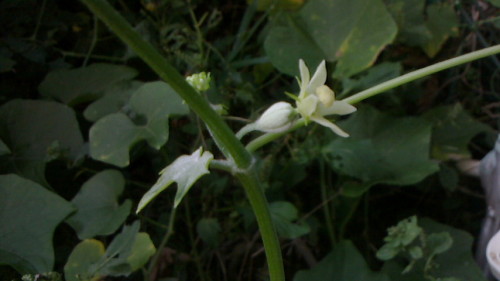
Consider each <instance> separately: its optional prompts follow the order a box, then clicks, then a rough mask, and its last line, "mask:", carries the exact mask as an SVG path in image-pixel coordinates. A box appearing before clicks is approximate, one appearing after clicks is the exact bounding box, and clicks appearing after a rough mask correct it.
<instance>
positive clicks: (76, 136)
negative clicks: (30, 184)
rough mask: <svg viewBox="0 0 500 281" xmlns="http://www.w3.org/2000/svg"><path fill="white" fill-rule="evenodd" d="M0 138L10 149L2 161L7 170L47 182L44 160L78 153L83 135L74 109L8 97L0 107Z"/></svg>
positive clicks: (47, 160)
mask: <svg viewBox="0 0 500 281" xmlns="http://www.w3.org/2000/svg"><path fill="white" fill-rule="evenodd" d="M0 138H1V139H2V140H4V141H5V144H7V146H8V148H9V149H10V151H11V152H12V153H11V154H10V156H9V157H8V158H7V160H6V161H5V162H4V165H6V166H7V167H8V169H9V170H10V171H11V172H16V173H18V174H20V175H22V176H24V177H26V178H29V179H31V180H33V181H36V182H38V183H41V184H44V185H47V183H46V181H45V164H46V163H47V162H50V161H51V160H54V159H57V158H65V159H67V160H68V161H70V162H74V161H76V160H78V158H80V157H81V153H82V148H83V137H82V134H81V132H80V128H79V125H78V122H77V120H76V116H75V112H74V111H73V110H72V109H71V108H69V107H67V106H65V105H62V104H59V103H55V102H51V101H41V100H12V101H10V102H8V103H5V104H3V105H2V106H1V107H0Z"/></svg>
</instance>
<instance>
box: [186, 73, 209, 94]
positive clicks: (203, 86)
mask: <svg viewBox="0 0 500 281" xmlns="http://www.w3.org/2000/svg"><path fill="white" fill-rule="evenodd" d="M210 80H211V78H210V72H209V73H206V72H200V73H196V74H193V75H191V76H188V77H186V81H187V82H188V83H189V85H191V87H193V88H195V89H196V90H197V91H198V92H203V91H206V90H208V89H209V88H210Z"/></svg>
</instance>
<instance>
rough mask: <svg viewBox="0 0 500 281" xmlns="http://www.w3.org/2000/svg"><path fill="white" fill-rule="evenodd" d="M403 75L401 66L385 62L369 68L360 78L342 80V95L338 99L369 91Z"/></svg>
mask: <svg viewBox="0 0 500 281" xmlns="http://www.w3.org/2000/svg"><path fill="white" fill-rule="evenodd" d="M400 74H401V64H400V63H392V62H384V63H381V64H377V65H375V66H374V67H371V68H369V69H368V70H367V71H366V72H363V73H361V75H360V77H356V78H353V79H351V78H345V79H342V88H343V89H342V93H341V94H340V95H339V97H338V98H341V97H343V96H344V95H345V94H347V93H350V92H353V91H360V90H365V89H368V88H370V87H372V86H375V85H377V84H380V83H382V82H385V81H388V80H390V79H392V78H396V77H398V76H399V75H400Z"/></svg>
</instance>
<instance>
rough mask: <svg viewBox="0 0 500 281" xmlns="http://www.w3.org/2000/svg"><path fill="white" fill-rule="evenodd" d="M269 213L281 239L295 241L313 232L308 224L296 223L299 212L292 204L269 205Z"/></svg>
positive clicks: (273, 203)
mask: <svg viewBox="0 0 500 281" xmlns="http://www.w3.org/2000/svg"><path fill="white" fill-rule="evenodd" d="M269 211H270V212H271V218H272V220H273V223H274V225H275V226H276V231H277V232H278V235H279V236H280V237H283V238H288V239H295V238H298V237H300V236H302V235H305V234H307V233H309V231H311V229H310V228H309V226H308V225H307V224H297V223H294V221H295V220H297V219H298V211H297V208H295V206H294V205H293V204H292V203H290V202H285V201H277V202H272V203H271V204H269Z"/></svg>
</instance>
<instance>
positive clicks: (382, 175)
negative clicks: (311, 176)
mask: <svg viewBox="0 0 500 281" xmlns="http://www.w3.org/2000/svg"><path fill="white" fill-rule="evenodd" d="M367 120H368V121H367ZM339 124H340V126H342V128H345V130H346V131H348V132H349V133H350V134H351V137H350V138H349V139H341V138H337V139H335V140H333V141H332V142H331V143H330V144H328V145H327V146H325V147H324V149H323V154H324V155H325V156H326V157H328V159H329V163H330V165H331V166H332V168H333V169H334V170H336V171H338V172H339V173H341V174H344V175H346V176H349V177H352V178H353V179H355V180H356V182H351V183H348V184H347V185H346V186H345V187H344V189H343V194H344V195H347V196H360V195H361V194H363V193H364V192H365V191H366V190H368V189H369V188H370V187H371V186H373V185H375V184H380V183H385V184H391V185H410V184H415V183H418V182H419V181H421V180H423V179H424V178H425V177H427V176H429V175H431V174H433V173H434V172H436V171H437V170H438V166H437V164H436V163H435V162H434V161H432V160H431V159H430V158H429V155H428V151H429V148H430V140H431V125H430V124H429V123H428V122H426V121H425V120H422V119H419V118H414V117H403V118H397V117H393V116H390V115H387V114H384V113H381V112H379V111H378V110H376V109H374V108H372V107H362V108H360V109H359V110H358V112H357V113H356V114H355V115H354V116H353V117H351V118H349V120H347V121H344V122H339Z"/></svg>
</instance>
